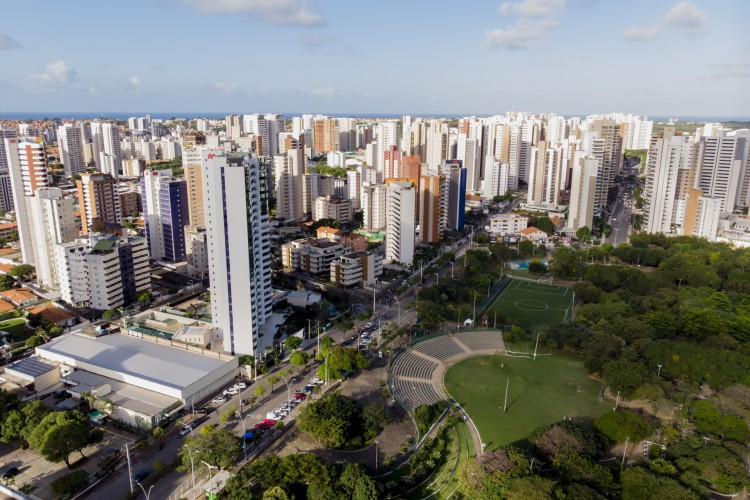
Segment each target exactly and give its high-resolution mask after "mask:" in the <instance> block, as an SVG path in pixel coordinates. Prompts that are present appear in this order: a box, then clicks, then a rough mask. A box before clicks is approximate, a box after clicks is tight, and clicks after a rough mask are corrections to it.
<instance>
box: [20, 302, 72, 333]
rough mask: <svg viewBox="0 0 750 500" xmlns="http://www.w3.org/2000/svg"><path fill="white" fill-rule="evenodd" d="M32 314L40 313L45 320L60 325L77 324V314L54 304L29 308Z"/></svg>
mask: <svg viewBox="0 0 750 500" xmlns="http://www.w3.org/2000/svg"><path fill="white" fill-rule="evenodd" d="M29 312H30V313H31V314H39V315H41V316H42V319H43V320H45V321H50V322H52V323H55V324H56V325H58V326H61V327H63V328H64V327H66V326H73V325H75V324H76V315H75V314H73V313H72V312H69V311H66V310H65V309H61V308H59V307H57V306H54V305H52V304H45V305H40V306H36V307H32V308H29Z"/></svg>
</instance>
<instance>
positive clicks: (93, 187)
mask: <svg viewBox="0 0 750 500" xmlns="http://www.w3.org/2000/svg"><path fill="white" fill-rule="evenodd" d="M76 186H77V187H78V206H79V207H80V210H81V226H82V232H83V234H84V235H86V234H89V233H90V232H97V231H100V230H101V229H103V228H104V227H105V226H106V225H107V224H119V223H120V221H121V220H122V216H121V211H120V197H119V193H118V189H117V180H115V179H113V178H112V177H111V176H110V175H108V174H81V179H80V180H78V181H76Z"/></svg>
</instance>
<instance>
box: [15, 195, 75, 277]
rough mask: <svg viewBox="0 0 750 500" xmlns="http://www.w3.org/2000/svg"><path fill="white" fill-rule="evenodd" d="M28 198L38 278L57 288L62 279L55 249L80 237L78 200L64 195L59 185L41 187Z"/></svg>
mask: <svg viewBox="0 0 750 500" xmlns="http://www.w3.org/2000/svg"><path fill="white" fill-rule="evenodd" d="M26 200H27V202H28V203H29V208H30V215H31V218H32V220H33V221H34V222H33V224H32V228H31V229H32V241H33V246H34V261H35V262H34V266H35V267H36V276H37V281H39V283H41V284H42V285H44V286H49V287H55V288H56V287H57V286H58V284H59V282H60V281H59V276H58V274H59V273H58V272H57V267H56V266H55V258H54V253H53V251H54V248H55V245H57V244H58V243H66V242H68V241H73V240H74V239H75V238H76V237H78V224H77V222H76V216H75V204H74V203H75V201H74V199H73V197H72V196H68V197H64V196H63V192H62V190H61V189H59V188H55V187H46V188H39V189H37V190H36V196H32V197H27V198H26Z"/></svg>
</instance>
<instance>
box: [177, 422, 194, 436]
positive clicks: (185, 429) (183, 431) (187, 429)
mask: <svg viewBox="0 0 750 500" xmlns="http://www.w3.org/2000/svg"><path fill="white" fill-rule="evenodd" d="M192 431H193V428H192V427H190V426H189V425H186V426H185V427H183V428H182V429H180V436H183V437H184V436H187V435H188V434H190V433H191V432H192Z"/></svg>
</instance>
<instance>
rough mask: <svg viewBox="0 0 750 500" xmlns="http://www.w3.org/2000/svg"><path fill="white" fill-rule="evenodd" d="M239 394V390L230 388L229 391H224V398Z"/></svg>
mask: <svg viewBox="0 0 750 500" xmlns="http://www.w3.org/2000/svg"><path fill="white" fill-rule="evenodd" d="M239 393H240V390H239V389H237V388H236V387H230V388H229V389H227V390H225V391H224V395H225V396H236V395H237V394H239Z"/></svg>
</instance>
